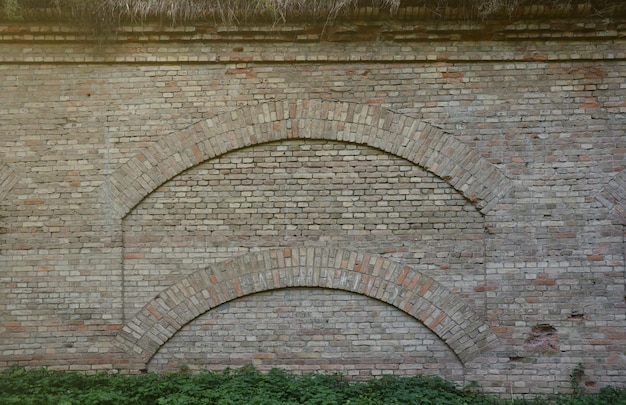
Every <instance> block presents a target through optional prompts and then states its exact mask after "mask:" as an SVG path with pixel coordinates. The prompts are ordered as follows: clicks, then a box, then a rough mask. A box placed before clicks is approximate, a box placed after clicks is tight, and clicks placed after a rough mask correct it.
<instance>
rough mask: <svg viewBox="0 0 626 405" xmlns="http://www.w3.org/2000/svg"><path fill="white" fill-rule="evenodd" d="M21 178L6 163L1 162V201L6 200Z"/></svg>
mask: <svg viewBox="0 0 626 405" xmlns="http://www.w3.org/2000/svg"><path fill="white" fill-rule="evenodd" d="M18 180H19V178H18V177H17V175H16V174H15V172H13V170H12V169H11V168H10V167H9V166H7V165H6V164H4V163H2V162H0V201H2V200H4V199H5V198H6V197H7V195H9V193H10V192H11V190H12V189H13V187H14V186H15V184H17V181H18Z"/></svg>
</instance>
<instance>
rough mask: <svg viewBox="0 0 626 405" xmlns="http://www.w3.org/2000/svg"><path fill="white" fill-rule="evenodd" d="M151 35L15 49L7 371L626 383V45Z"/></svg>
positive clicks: (11, 65) (458, 29) (278, 31)
mask: <svg viewBox="0 0 626 405" xmlns="http://www.w3.org/2000/svg"><path fill="white" fill-rule="evenodd" d="M144 28H145V29H147V31H146V32H147V33H140V32H139V31H137V30H135V31H133V29H128V30H127V31H126V33H124V32H123V33H121V34H120V37H119V42H112V43H108V44H104V45H103V46H102V47H100V48H98V47H94V46H92V45H91V44H89V43H87V42H84V41H82V39H83V36H82V34H81V33H76V32H74V31H73V30H72V29H70V28H67V29H65V28H62V29H58V30H56V31H57V32H55V29H53V28H52V27H50V26H46V25H43V26H29V25H26V24H22V26H15V25H10V24H5V25H0V40H1V42H0V48H1V49H0V78H1V79H2V80H0V122H2V125H1V127H0V215H1V218H0V224H1V227H0V269H1V270H2V272H1V273H0V281H1V282H2V286H3V287H2V289H0V309H1V312H0V353H1V356H0V366H7V365H9V364H15V363H17V364H22V365H29V366H35V365H44V366H51V367H55V368H61V369H78V370H86V371H93V370H98V369H104V370H107V369H120V370H123V371H125V372H137V371H139V370H142V369H149V370H151V371H158V370H162V369H169V368H172V367H178V366H183V365H187V366H189V367H192V368H200V367H211V368H214V367H227V366H233V365H239V364H243V363H255V364H257V365H259V366H261V367H272V366H283V367H288V368H294V369H300V370H310V369H316V368H317V367H319V368H320V369H330V370H339V371H342V372H344V373H346V374H349V375H355V376H356V375H358V376H367V375H378V374H380V373H388V372H392V373H398V374H412V373H415V372H433V373H438V374H440V375H442V376H444V377H446V378H450V379H452V380H454V381H457V382H459V383H464V382H469V381H471V380H476V381H479V382H480V384H481V385H482V386H484V387H485V388H486V389H487V390H489V391H492V392H502V393H506V394H510V393H514V394H525V393H529V392H532V393H551V392H561V391H566V390H568V389H569V374H570V373H571V371H572V370H573V369H574V368H575V367H577V365H578V364H579V363H580V364H582V365H583V366H584V370H585V374H584V376H583V381H582V383H583V384H586V385H587V386H588V387H589V388H592V389H596V388H598V387H601V386H604V385H608V384H619V385H623V384H624V383H626V354H625V353H624V347H625V346H626V334H625V332H624V331H625V330H626V329H625V328H626V309H625V301H624V300H625V293H624V271H625V262H624V256H625V254H626V245H625V243H624V236H625V231H624V224H626V215H624V212H625V210H626V175H625V173H626V172H624V170H623V169H624V165H625V161H626V159H625V155H626V137H624V131H625V130H626V104H624V101H623V100H624V92H625V89H626V84H624V83H626V81H625V80H624V78H625V77H626V63H625V62H624V61H625V60H626V50H625V49H626V47H625V46H624V45H625V41H624V24H623V23H620V22H615V21H601V22H595V21H592V20H588V21H585V23H584V24H582V23H580V24H577V23H571V24H570V23H565V22H555V23H550V22H546V21H544V22H520V23H505V24H503V25H496V26H490V27H488V28H489V29H486V28H485V27H483V26H481V25H480V24H470V23H467V22H463V23H454V22H452V23H445V24H444V23H439V24H434V23H433V24H430V25H429V24H426V23H424V22H421V23H420V24H411V23H407V22H399V23H397V24H394V23H389V22H386V23H384V24H382V25H380V24H379V25H373V28H371V29H365V28H363V26H360V25H358V24H357V25H355V26H345V27H343V28H342V27H339V28H333V29H332V30H331V31H327V32H326V34H325V35H328V38H327V39H330V40H334V39H341V40H342V41H341V42H335V41H326V40H322V41H319V39H320V36H321V35H322V34H321V33H320V32H319V31H316V30H306V29H303V28H302V27H298V26H293V27H292V26H285V27H281V28H275V29H274V31H268V30H267V29H266V28H267V27H255V28H254V29H250V30H247V31H241V30H239V31H238V30H233V29H225V28H224V29H222V28H216V29H210V28H206V27H205V28H202V29H201V28H198V27H195V28H194V27H186V28H184V29H180V30H176V29H172V30H164V31H159V30H158V29H156V28H151V27H144ZM283 311H284V312H283ZM285 314H290V315H289V316H287V315H285ZM356 319H358V320H359V321H358V325H353V324H352V323H354V322H356V321H355V320H356ZM277 341H285V342H288V344H285V345H282V346H281V345H277V344H276V342H277Z"/></svg>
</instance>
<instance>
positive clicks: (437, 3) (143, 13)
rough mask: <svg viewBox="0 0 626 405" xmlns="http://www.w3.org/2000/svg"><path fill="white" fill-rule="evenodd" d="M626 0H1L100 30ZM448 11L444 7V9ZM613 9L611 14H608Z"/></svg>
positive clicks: (607, 6) (508, 10) (4, 6)
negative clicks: (357, 11)
mask: <svg viewBox="0 0 626 405" xmlns="http://www.w3.org/2000/svg"><path fill="white" fill-rule="evenodd" d="M623 2H624V0H0V10H1V11H3V12H2V13H1V14H4V17H5V18H9V19H14V20H19V19H23V16H24V15H26V14H24V13H23V10H29V9H33V8H47V9H54V10H56V14H57V15H58V16H59V17H62V18H65V19H70V20H71V21H72V22H74V23H81V24H84V25H86V26H88V27H91V28H92V29H94V30H95V31H96V32H99V33H104V32H110V31H111V30H114V29H115V27H116V26H118V25H119V24H120V22H121V21H132V22H138V23H141V22H144V21H146V20H150V19H157V20H160V21H161V22H162V23H165V24H171V25H176V24H181V23H186V22H189V21H193V20H195V21H215V22H220V23H231V24H245V23H248V22H251V21H254V22H258V21H271V22H273V23H280V22H286V21H289V20H304V21H314V20H317V21H321V22H323V23H325V24H327V23H329V22H331V21H334V20H336V19H338V18H341V17H342V15H344V13H349V11H350V10H351V9H354V8H357V7H372V8H376V9H378V10H380V11H383V12H386V13H388V14H389V15H393V13H394V11H395V10H396V9H398V8H399V7H402V6H405V5H410V6H424V7H428V8H429V9H431V10H433V15H434V16H436V15H437V14H439V13H438V12H440V11H441V10H444V9H446V8H447V7H455V8H462V9H464V10H465V11H466V12H465V13H464V15H468V16H473V17H474V18H479V19H487V18H490V17H494V16H506V15H507V14H508V15H512V13H513V12H514V10H515V9H516V8H517V7H519V6H524V5H532V4H542V5H548V6H553V7H555V6H557V7H569V6H571V5H573V4H589V5H591V6H592V7H593V8H594V10H596V11H597V12H598V13H599V14H600V13H601V12H604V13H607V11H609V12H610V10H611V7H622V8H623V4H624V3H623ZM440 14H443V13H440ZM608 15H610V14H608Z"/></svg>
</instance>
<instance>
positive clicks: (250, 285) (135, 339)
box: [116, 248, 498, 364]
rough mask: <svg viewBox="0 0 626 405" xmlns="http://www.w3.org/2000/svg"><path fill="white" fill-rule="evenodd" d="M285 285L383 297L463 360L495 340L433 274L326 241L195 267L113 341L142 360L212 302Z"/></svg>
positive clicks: (465, 360)
mask: <svg viewBox="0 0 626 405" xmlns="http://www.w3.org/2000/svg"><path fill="white" fill-rule="evenodd" d="M288 287H317V288H329V289H337V290H343V291H348V292H353V293H357V294H361V295H365V296H368V297H371V298H375V299H377V300H380V301H382V302H385V303H388V304H390V305H392V306H394V307H396V308H398V309H399V310H401V311H403V312H405V313H407V314H408V315H410V316H412V317H414V318H415V319H417V320H418V321H420V322H421V323H423V324H424V325H425V326H426V327H427V328H428V329H430V330H431V331H433V332H434V333H435V334H436V335H437V336H439V338H441V339H442V340H443V341H444V342H445V343H446V344H447V345H448V347H450V349H451V350H452V351H453V352H454V353H455V354H456V355H457V356H458V358H459V359H460V361H461V362H462V363H466V362H468V361H471V360H472V359H474V358H476V357H478V356H480V355H481V354H482V353H484V352H486V351H488V350H490V349H491V348H493V347H494V345H495V344H496V343H497V340H498V338H497V337H496V335H495V334H494V333H493V332H492V331H491V329H490V328H489V326H488V325H487V324H485V322H484V321H483V320H482V319H481V317H480V316H479V315H478V314H477V313H476V312H475V311H474V310H473V309H472V308H471V307H470V306H469V305H468V304H466V303H465V302H463V300H462V299H460V298H459V297H458V296H457V295H455V294H454V293H452V292H451V291H449V290H447V289H446V288H445V287H443V286H442V285H440V284H439V283H437V282H436V281H435V280H433V279H432V278H430V277H427V276H424V275H423V274H421V273H419V272H418V271H416V270H414V269H412V268H410V267H408V266H405V265H403V264H401V263H397V262H393V261H391V260H388V259H385V258H383V257H380V256H375V255H367V254H362V253H358V252H355V251H350V250H342V249H326V248H285V249H274V250H268V251H263V252H260V253H253V254H247V255H243V256H239V257H236V258H233V259H231V260H228V261H225V262H221V263H218V264H215V265H212V266H210V267H208V268H206V269H204V270H200V271H197V272H194V273H192V274H190V275H189V276H187V277H185V278H183V279H181V280H179V281H178V282H177V283H175V284H174V285H172V286H170V287H169V288H167V289H166V290H164V291H162V292H161V293H160V294H159V295H158V296H157V297H156V298H154V299H153V300H152V301H150V302H149V303H148V304H146V305H145V306H144V307H143V308H142V309H141V310H140V311H139V312H138V313H137V314H136V315H135V316H134V317H133V318H132V319H130V320H129V321H128V322H126V324H125V325H124V326H123V328H122V330H121V331H120V333H119V334H118V335H117V337H116V340H117V343H118V344H120V345H121V346H122V347H123V348H124V349H125V350H126V351H127V352H128V353H131V354H133V355H136V356H138V357H139V358H141V359H142V360H143V361H144V362H145V363H146V364H147V363H148V361H149V360H150V359H151V358H152V357H153V356H154V354H155V353H156V352H157V351H158V350H159V348H160V347H161V346H162V345H163V344H165V343H166V342H167V341H168V340H169V339H170V338H171V337H172V336H173V335H174V334H175V333H176V332H177V331H178V330H180V329H181V328H182V327H183V326H184V325H185V324H187V323H189V322H191V321H193V320H194V319H195V318H197V317H198V316H200V315H202V314H203V313H206V312H207V311H209V310H211V309H212V308H215V307H217V306H219V305H221V304H223V303H225V302H228V301H231V300H234V299H236V298H239V297H243V296H246V295H250V294H254V293H257V292H262V291H268V290H274V289H281V288H288Z"/></svg>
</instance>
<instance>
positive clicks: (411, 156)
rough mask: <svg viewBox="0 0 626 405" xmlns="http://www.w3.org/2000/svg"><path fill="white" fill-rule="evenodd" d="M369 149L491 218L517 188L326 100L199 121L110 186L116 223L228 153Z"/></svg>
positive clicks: (434, 143)
mask: <svg viewBox="0 0 626 405" xmlns="http://www.w3.org/2000/svg"><path fill="white" fill-rule="evenodd" d="M294 138H299V139H306V138H310V139H327V140H332V141H344V142H352V143H358V144H363V145H368V146H371V147H374V148H377V149H380V150H383V151H385V152H388V153H391V154H393V155H396V156H398V157H401V158H404V159H406V160H408V161H410V162H412V163H414V164H416V165H418V166H420V167H422V168H424V169H425V170H427V171H429V172H431V173H433V174H434V175H436V176H438V177H440V178H441V179H443V180H444V181H446V182H447V183H449V184H450V185H451V186H452V187H453V188H455V189H456V190H457V191H458V192H459V193H461V194H462V195H463V196H465V197H466V198H467V199H468V200H469V201H471V202H472V203H474V205H475V206H476V207H477V209H479V210H480V212H482V213H483V214H486V213H487V212H488V211H489V210H490V209H491V208H492V207H493V206H494V205H495V204H496V203H497V202H498V200H499V199H500V198H501V197H502V196H503V195H505V194H506V193H507V192H508V191H509V190H510V188H511V182H510V181H509V180H508V179H507V178H506V177H505V176H504V175H503V174H502V173H501V172H500V171H499V170H498V169H497V168H496V167H495V166H494V165H492V164H491V163H489V162H488V161H487V160H485V159H483V158H482V157H480V156H479V155H478V154H477V153H476V152H475V151H474V150H472V149H471V148H470V147H469V146H467V145H466V144H464V143H462V142H460V141H458V140H457V139H456V138H454V137H453V136H451V135H449V134H446V133H444V132H443V131H442V130H441V129H438V128H436V127H433V126H432V125H429V124H427V123H425V122H423V121H419V120H417V119H414V118H411V117H408V116H406V115H402V114H398V113H394V112H392V111H389V110H386V109H383V108H380V107H376V106H370V105H363V104H356V103H350V102H337V101H325V100H301V101H297V102H290V101H283V102H280V101H279V102H270V103H263V104H259V105H255V106H248V107H243V108H241V109H238V110H235V111H232V112H229V113H224V114H220V115H217V116H215V117H213V118H209V119H206V120H203V121H200V122H198V123H196V124H194V125H192V126H191V127H189V128H187V129H185V130H182V131H180V132H178V133H173V134H170V135H169V136H166V137H164V138H163V139H161V140H160V141H158V142H156V143H155V144H153V145H152V146H150V147H148V148H146V149H144V150H143V151H141V152H139V153H138V154H137V155H135V156H134V157H133V158H131V159H130V160H129V161H127V162H126V163H125V164H123V165H122V166H121V167H120V168H118V169H117V170H116V171H115V172H114V173H113V174H112V175H111V177H110V178H109V180H108V181H107V182H106V183H105V184H104V186H103V187H104V190H106V197H107V200H108V201H110V202H111V204H112V208H113V210H114V213H115V215H116V216H117V217H118V218H123V217H125V216H126V215H127V214H128V213H129V212H130V211H131V210H132V209H133V208H134V207H135V206H136V205H137V204H138V203H139V202H140V201H141V200H142V199H143V198H145V197H146V196H147V195H149V194H150V193H152V192H153V191H154V190H155V189H156V188H157V187H159V186H160V185H162V184H163V183H165V182H167V181H168V180H170V179H172V178H173V177H174V176H176V175H177V174H179V173H182V172H183V171H184V170H187V169H189V168H190V167H193V166H196V165H198V164H200V163H202V162H204V161H206V160H209V159H212V158H214V157H216V156H219V155H222V154H224V153H227V152H230V151H233V150H236V149H240V148H244V147H249V146H253V145H256V144H261V143H266V142H272V141H278V140H284V139H294Z"/></svg>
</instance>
